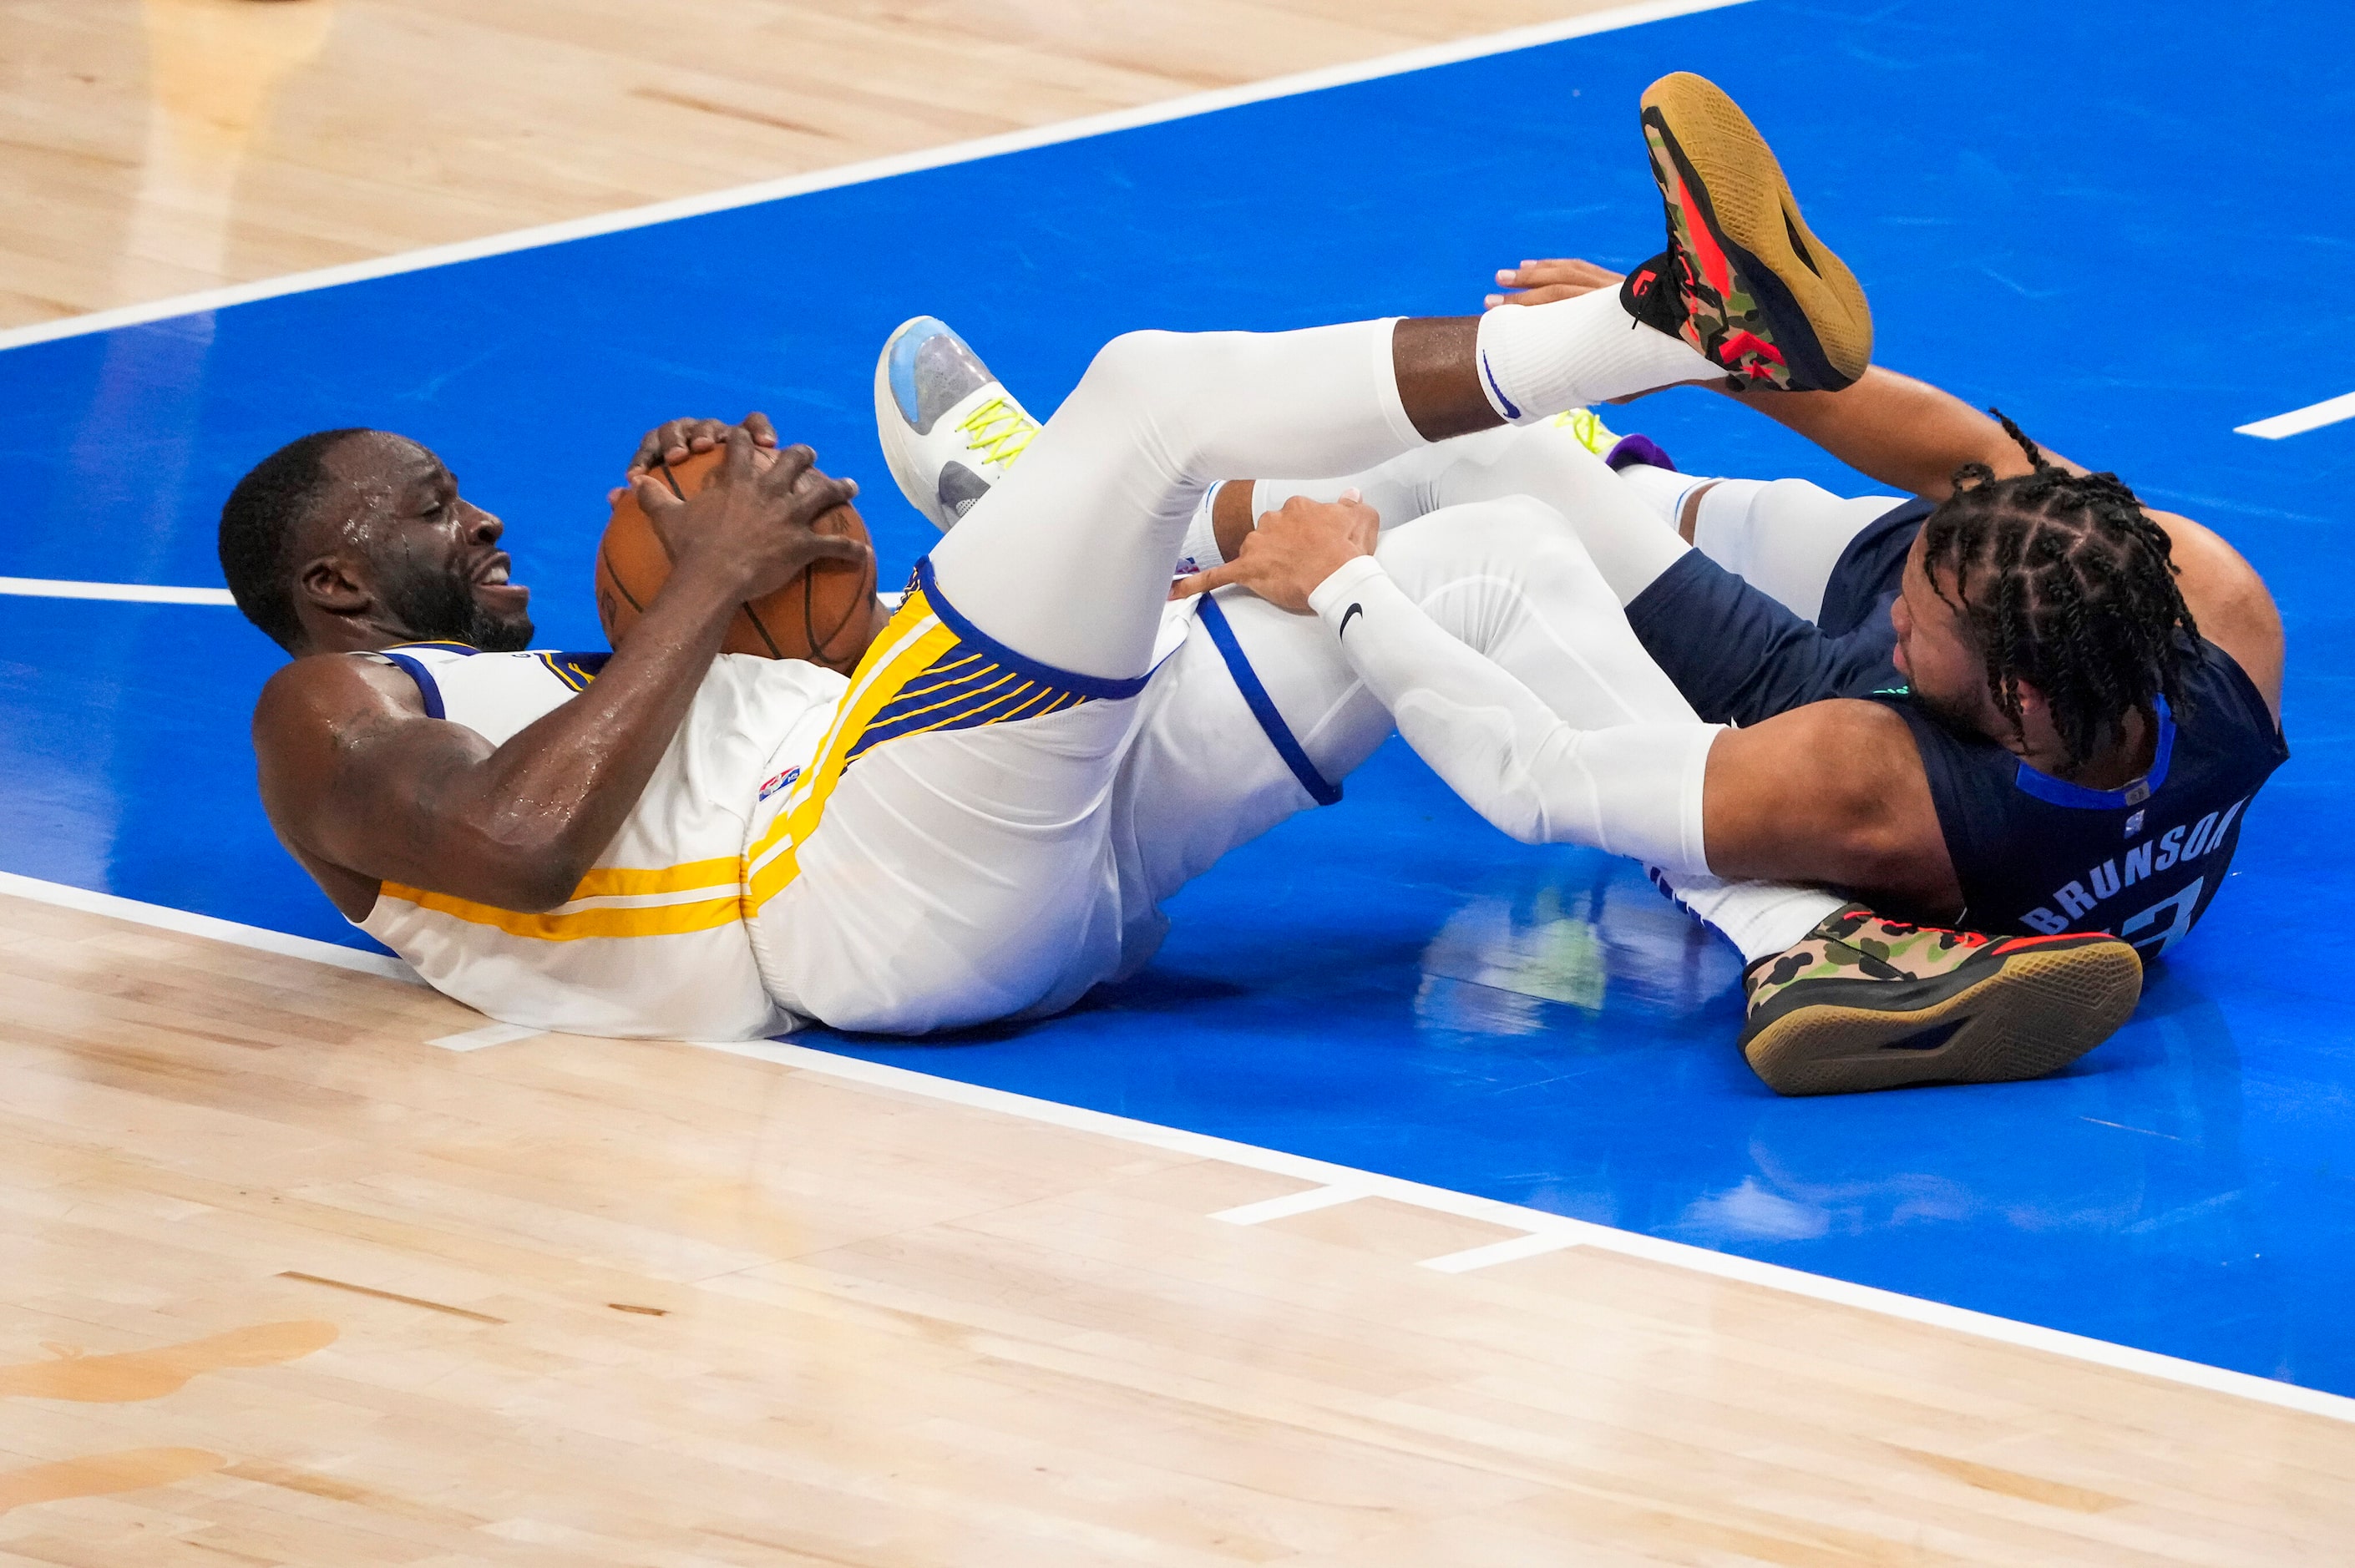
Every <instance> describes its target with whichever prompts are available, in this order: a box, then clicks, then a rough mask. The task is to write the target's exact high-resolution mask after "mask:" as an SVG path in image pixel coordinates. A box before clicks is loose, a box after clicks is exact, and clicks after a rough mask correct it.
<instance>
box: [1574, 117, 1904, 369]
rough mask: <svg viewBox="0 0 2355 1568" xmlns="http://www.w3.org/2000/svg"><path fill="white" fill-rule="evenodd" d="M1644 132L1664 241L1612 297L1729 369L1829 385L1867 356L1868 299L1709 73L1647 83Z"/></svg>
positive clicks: (1778, 166) (1869, 342)
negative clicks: (1662, 208)
mask: <svg viewBox="0 0 2355 1568" xmlns="http://www.w3.org/2000/svg"><path fill="white" fill-rule="evenodd" d="M1643 106H1644V140H1645V142H1646V143H1647V144H1648V145H1649V147H1650V148H1651V154H1652V175H1653V177H1654V178H1655V179H1657V181H1658V182H1659V185H1660V196H1661V198H1662V200H1663V202H1664V203H1665V204H1666V206H1667V207H1668V250H1667V251H1666V252H1665V253H1664V254H1662V255H1659V256H1655V257H1654V258H1652V260H1649V261H1646V262H1645V263H1644V264H1643V265H1642V266H1641V267H1638V268H1636V270H1634V271H1633V272H1630V273H1628V274H1627V278H1626V281H1625V282H1623V283H1621V284H1620V285H1619V302H1620V303H1621V304H1623V305H1625V306H1626V308H1627V313H1628V314H1630V315H1632V316H1634V317H1635V318H1636V320H1637V321H1639V322H1642V323H1645V324H1646V325H1647V326H1653V327H1657V328H1658V329H1659V330H1660V331H1662V332H1664V333H1668V334H1670V335H1671V336H1674V337H1680V338H1682V339H1683V340H1684V341H1685V342H1686V343H1688V344H1691V345H1692V346H1693V348H1694V349H1696V350H1698V351H1699V352H1700V353H1701V354H1703V355H1707V356H1708V357H1709V358H1710V360H1712V361H1714V362H1715V363H1716V364H1718V365H1721V366H1724V368H1725V370H1726V371H1727V373H1728V374H1730V375H1732V376H1733V377H1734V378H1735V379H1736V380H1739V381H1742V382H1746V383H1748V384H1750V385H1752V386H1758V387H1773V388H1775V389H1777V390H1782V391H1793V390H1797V391H1817V392H1837V391H1838V390H1839V389H1840V388H1841V387H1846V386H1848V385H1849V383H1850V382H1852V381H1854V380H1855V379H1856V378H1857V377H1858V376H1861V375H1863V374H1864V370H1865V366H1867V365H1869V364H1870V363H1871V361H1872V311H1871V309H1870V306H1868V305H1867V304H1866V303H1865V300H1864V291H1863V290H1862V289H1861V288H1859V287H1858V286H1857V281H1856V278H1855V275H1854V274H1852V273H1850V272H1849V270H1848V269H1847V267H1845V266H1843V265H1842V264H1841V262H1840V259H1839V258H1838V257H1837V256H1835V255H1833V254H1832V253H1831V252H1830V251H1829V250H1828V249H1825V248H1824V244H1823V241H1821V240H1819V239H1817V238H1816V237H1815V236H1814V235H1813V234H1811V233H1809V232H1808V230H1807V225H1806V219H1804V218H1802V217H1800V216H1799V204H1798V202H1797V201H1796V200H1795V199H1794V198H1793V197H1792V195H1791V187H1790V185H1787V184H1786V183H1785V181H1784V178H1783V168H1782V165H1781V164H1777V163H1776V162H1775V161H1774V152H1773V151H1772V150H1771V149H1770V148H1768V146H1767V145H1766V143H1765V139H1764V138H1763V137H1761V136H1760V135H1759V134H1758V130H1757V127H1755V126H1753V125H1752V124H1751V123H1750V120H1749V117H1748V116H1747V115H1745V114H1743V113H1742V111H1741V110H1740V109H1739V108H1737V107H1736V106H1735V105H1734V102H1733V100H1732V99H1730V98H1728V97H1726V96H1725V94H1724V93H1723V92H1722V91H1721V90H1719V89H1718V87H1717V86H1716V84H1715V83H1713V82H1710V81H1708V80H1705V79H1702V78H1700V77H1697V76H1694V75H1693V74H1692V73H1691V72H1689V71H1678V72H1677V73H1676V74H1675V75H1674V76H1664V77H1662V78H1661V79H1659V80H1657V81H1656V82H1654V83H1653V84H1652V85H1651V86H1650V87H1648V88H1646V89H1645V90H1644V99H1643Z"/></svg>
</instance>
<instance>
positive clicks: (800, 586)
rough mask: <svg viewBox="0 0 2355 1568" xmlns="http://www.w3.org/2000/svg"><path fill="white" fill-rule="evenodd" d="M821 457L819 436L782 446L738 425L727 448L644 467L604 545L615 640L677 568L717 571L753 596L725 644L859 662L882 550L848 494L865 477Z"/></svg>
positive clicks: (608, 623)
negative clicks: (768, 446)
mask: <svg viewBox="0 0 2355 1568" xmlns="http://www.w3.org/2000/svg"><path fill="white" fill-rule="evenodd" d="M814 462H815V454H813V453H812V452H811V451H810V450H809V449H808V448H807V447H799V446H796V447H787V448H785V449H784V450H782V451H778V452H770V451H767V450H762V448H760V447H758V446H756V445H755V444H754V442H753V441H752V440H751V436H750V435H749V434H747V433H746V432H745V431H744V430H743V429H735V430H732V431H730V434H729V438H728V442H727V445H726V446H725V447H724V448H722V449H721V450H718V451H709V452H699V453H697V454H695V455H694V456H692V457H689V458H687V459H686V460H685V461H680V462H676V463H671V464H669V465H667V467H666V468H663V469H658V470H657V471H655V472H653V473H648V474H642V475H640V476H638V478H637V479H636V481H635V482H634V485H633V487H632V488H631V489H629V490H625V491H623V492H622V493H620V494H619V495H618V496H617V497H616V498H615V501H614V504H613V520H612V522H610V523H609V524H607V525H606V529H605V536H604V538H603V539H602V541H601V542H600V543H599V546H598V550H597V574H596V577H597V614H598V619H599V620H601V621H602V622H603V624H604V627H605V635H606V637H607V639H608V640H609V641H612V642H613V645H614V646H615V647H619V646H620V645H621V640H622V639H623V637H624V636H626V635H627V634H628V631H629V628H630V627H631V625H632V624H634V622H635V621H636V620H637V618H638V615H639V613H640V612H641V611H643V610H644V609H645V607H646V606H647V605H649V604H651V603H652V602H653V601H654V596H655V593H657V592H658V591H660V589H661V587H662V585H663V583H664V582H665V581H666V580H667V578H668V577H669V576H670V573H671V572H672V571H673V570H674V569H678V570H687V569H694V570H711V571H719V572H721V573H723V574H726V575H727V576H728V577H729V578H730V586H731V587H732V588H735V590H736V591H737V592H739V593H741V596H742V598H743V599H744V604H743V607H742V609H741V610H740V611H739V612H738V614H737V616H736V618H735V620H734V622H733V624H731V625H730V628H729V632H728V637H727V640H726V641H724V642H723V643H722V644H721V646H722V649H723V651H725V652H733V653H757V654H762V655H765V656H767V657H770V658H775V659H808V660H811V661H814V662H817V663H821V664H826V665H828V666H830V667H833V668H837V669H847V667H848V666H849V665H850V664H852V663H855V662H857V660H858V655H859V653H860V652H863V651H864V649H865V647H866V643H867V640H868V634H869V632H870V631H871V630H872V628H873V620H874V615H875V608H874V607H875V556H874V552H873V550H872V549H871V548H870V547H869V546H868V538H867V528H866V524H864V523H862V522H861V521H860V520H859V517H858V513H857V512H855V511H853V510H852V509H851V507H850V506H849V505H848V502H849V500H850V498H851V497H852V496H854V495H856V494H857V493H858V485H857V484H856V483H854V482H851V481H849V480H843V479H834V478H831V477H829V476H827V475H826V474H824V473H821V472H820V471H818V470H817V469H816V468H815V466H814ZM674 485H676V486H677V490H676V492H675V491H674V489H673V486H674Z"/></svg>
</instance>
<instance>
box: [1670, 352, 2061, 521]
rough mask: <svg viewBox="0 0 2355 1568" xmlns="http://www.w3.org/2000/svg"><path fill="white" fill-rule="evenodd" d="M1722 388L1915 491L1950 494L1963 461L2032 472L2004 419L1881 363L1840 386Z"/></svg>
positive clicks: (1856, 465)
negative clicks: (1798, 389) (1836, 389)
mask: <svg viewBox="0 0 2355 1568" xmlns="http://www.w3.org/2000/svg"><path fill="white" fill-rule="evenodd" d="M1717 389H1718V390H1719V391H1720V392H1721V393H1723V395H1724V396H1726V397H1730V398H1732V400H1733V401H1735V402H1737V403H1740V404H1742V405H1743V406H1744V407H1746V408H1754V409H1756V410H1757V411H1758V412H1759V413H1761V414H1764V415H1765V416H1766V417H1767V418H1770V419H1772V420H1774V422H1775V423H1776V424H1778V425H1782V426H1784V427H1785V428H1786V429H1791V430H1795V431H1796V432H1797V433H1798V434H1800V435H1802V436H1805V437H1806V438H1807V440H1811V441H1813V442H1815V443H1816V445H1817V446H1819V447H1821V448H1823V449H1824V450H1826V451H1828V452H1829V453H1831V454H1832V456H1834V457H1836V458H1838V459H1839V460H1840V461H1842V462H1844V463H1846V464H1848V465H1849V467H1850V468H1852V469H1855V470H1856V471H1858V472H1859V473H1861V474H1864V475H1865V476H1866V477H1867V478H1870V479H1873V480H1877V481H1879V482H1881V483H1882V484H1886V485H1889V486H1891V488H1893V489H1897V490H1902V491H1905V492H1907V493H1912V494H1914V495H1923V496H1928V497H1930V498H1931V499H1933V500H1939V501H1943V500H1945V498H1946V496H1947V495H1948V494H1949V493H1952V491H1953V488H1954V480H1955V470H1956V469H1958V468H1960V467H1962V466H1963V465H1964V464H1965V463H1970V462H1981V463H1985V464H1987V466H1988V467H1989V468H1991V469H1993V470H1994V471H1996V473H1997V474H1998V476H2001V475H2006V474H2015V473H2026V472H2027V471H2028V458H2027V455H2026V454H2025V453H2023V452H2022V451H2021V450H2019V446H2018V445H2017V444H2015V443H2014V442H2013V441H2012V440H2011V439H2010V438H2009V436H2006V435H2005V434H2004V433H2003V427H2002V426H2000V425H1998V424H1997V423H1996V422H1995V421H1994V420H1993V419H1990V418H1987V416H1986V415H1985V414H1982V413H1980V412H1979V411H1978V410H1977V409H1976V408H1972V407H1971V406H1970V405H1969V404H1967V403H1966V402H1964V401H1963V400H1962V399H1961V398H1959V397H1955V396H1954V395H1953V394H1951V393H1948V392H1942V391H1940V390H1939V389H1938V388H1937V387H1933V386H1931V385H1930V384H1929V383H1928V382H1926V381H1916V380H1914V379H1913V377H1912V376H1900V375H1898V374H1897V373H1896V372H1894V371H1891V370H1884V369H1882V368H1881V366H1873V367H1872V368H1871V369H1870V370H1868V371H1866V372H1865V373H1864V376H1863V378H1862V379H1860V380H1859V381H1858V382H1857V383H1856V385H1854V386H1853V387H1849V388H1848V389H1847V390H1845V391H1841V392H1750V391H1742V390H1737V389H1735V388H1734V387H1732V386H1731V385H1730V384H1720V385H1719V386H1718V388H1717Z"/></svg>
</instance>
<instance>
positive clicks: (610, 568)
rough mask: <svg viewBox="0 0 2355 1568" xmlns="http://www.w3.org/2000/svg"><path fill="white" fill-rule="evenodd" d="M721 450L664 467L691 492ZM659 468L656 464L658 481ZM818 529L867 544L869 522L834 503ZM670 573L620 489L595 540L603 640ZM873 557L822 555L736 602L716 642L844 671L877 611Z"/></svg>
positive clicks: (618, 630) (615, 639)
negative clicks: (771, 588) (771, 587)
mask: <svg viewBox="0 0 2355 1568" xmlns="http://www.w3.org/2000/svg"><path fill="white" fill-rule="evenodd" d="M726 455H727V451H726V449H725V448H719V449H715V450H711V451H708V452H698V453H696V454H695V455H694V456H692V457H689V458H687V459H686V460H685V461H681V462H675V463H672V464H671V465H670V468H669V472H670V475H671V478H672V479H673V481H675V482H677V486H678V488H679V492H680V493H681V494H682V495H693V494H695V493H697V492H698V491H699V490H701V489H702V488H703V487H704V486H705V485H706V484H708V483H709V482H710V481H711V476H712V474H713V473H715V472H716V471H718V470H719V461H720V459H721V458H723V457H725V456H726ZM776 457H777V454H776V453H775V452H773V451H771V450H767V449H765V448H762V449H758V450H756V451H755V452H754V454H753V461H754V462H755V463H757V464H758V465H760V466H761V467H762V468H766V467H767V466H768V465H769V464H771V463H773V462H774V461H776ZM662 474H663V471H662V470H660V469H656V470H655V478H656V479H657V480H660V479H661V477H662ZM814 526H815V528H816V530H817V531H818V532H819V533H821V534H828V535H836V536H838V537H845V538H851V539H856V540H858V542H859V543H860V544H862V545H863V544H866V543H867V542H868V539H867V524H864V523H862V522H861V521H859V517H858V513H857V512H855V511H853V510H852V509H851V508H849V507H847V506H837V507H836V508H835V509H834V510H833V511H831V512H829V513H827V514H826V515H824V516H823V517H820V518H819V519H818V520H817V522H816V523H815V524H814ZM669 576H670V555H669V552H667V551H666V550H665V549H664V548H663V544H662V537H661V535H658V534H656V533H655V525H654V524H653V522H652V521H651V520H650V519H648V517H647V516H646V513H645V508H644V507H643V506H640V505H639V504H638V498H637V493H635V492H634V491H633V490H627V489H625V490H623V492H622V498H621V500H620V501H619V502H618V503H615V505H614V507H613V518H612V520H611V521H610V522H608V523H607V524H605V536H604V537H603V538H602V539H601V540H599V541H598V543H597V619H598V620H599V621H600V622H602V624H603V626H604V628H605V640H606V641H607V642H609V643H611V644H612V645H613V647H615V648H619V647H620V646H621V645H622V639H623V638H624V637H626V636H628V635H629V631H630V628H631V627H632V626H633V625H634V624H636V622H637V619H638V617H639V616H640V615H641V614H642V613H644V612H645V608H646V606H648V605H650V604H652V603H653V602H654V599H655V593H656V592H657V591H658V590H660V588H662V586H663V582H664V580H665V579H666V578H667V577H669ZM874 603H875V557H874V556H872V555H869V556H868V557H867V558H866V559H865V560H864V561H861V562H858V563H855V564H854V563H852V562H848V561H819V562H817V563H816V564H815V565H814V566H812V567H810V568H809V569H808V570H807V571H805V572H803V573H802V574H801V575H800V576H799V577H795V578H794V579H793V580H792V581H791V582H788V583H787V584H785V585H784V586H783V588H778V589H777V590H776V591H775V592H773V593H770V594H766V595H763V596H762V598H760V599H754V600H752V601H751V602H750V603H748V604H744V605H741V606H740V607H738V609H737V611H736V618H735V620H733V621H731V622H730V625H729V628H728V637H727V640H726V641H723V642H722V643H720V645H719V647H720V652H724V653H757V654H760V655H762V657H764V658H769V659H807V660H809V661H810V662H812V663H815V664H824V665H826V667H827V668H828V669H833V670H839V671H842V672H843V673H848V672H849V670H850V667H851V666H852V665H854V664H856V663H857V662H858V656H859V655H860V654H861V653H863V652H866V647H867V633H868V623H869V617H870V616H871V615H872V614H873V613H874V612H873V608H872V607H873V605H874Z"/></svg>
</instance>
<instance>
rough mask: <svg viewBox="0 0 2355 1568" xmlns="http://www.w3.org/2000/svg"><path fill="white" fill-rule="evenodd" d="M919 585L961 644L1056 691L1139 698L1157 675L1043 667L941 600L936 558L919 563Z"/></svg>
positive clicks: (928, 558)
mask: <svg viewBox="0 0 2355 1568" xmlns="http://www.w3.org/2000/svg"><path fill="white" fill-rule="evenodd" d="M916 586H917V587H918V588H922V589H923V590H924V599H925V600H926V601H927V602H929V603H930V604H931V605H932V613H933V614H935V615H937V616H939V617H940V618H941V624H942V625H943V626H945V627H947V628H948V629H949V630H951V631H954V632H955V633H956V634H957V641H959V642H962V643H964V644H965V645H966V646H967V647H969V648H973V649H975V650H977V651H979V652H983V653H986V654H987V655H988V656H989V659H990V662H993V663H996V664H998V665H1001V666H1003V667H1004V668H1006V669H1007V670H1011V671H1012V672H1014V673H1016V674H1018V675H1020V676H1022V677H1023V678H1025V679H1026V680H1030V681H1035V682H1037V683H1039V684H1040V685H1042V686H1045V687H1048V688H1049V689H1050V690H1052V691H1054V692H1057V693H1063V692H1069V693H1071V694H1073V695H1075V696H1082V697H1106V698H1110V699H1113V700H1114V701H1117V700H1118V699H1120V698H1122V697H1133V696H1135V695H1136V694H1137V693H1139V692H1141V691H1143V690H1145V683H1146V681H1148V680H1150V679H1151V678H1152V674H1153V673H1152V672H1151V671H1149V670H1148V671H1146V673H1144V674H1142V675H1138V676H1135V678H1133V679H1131V680H1125V681H1114V680H1107V679H1105V678H1104V677H1103V676H1102V675H1079V674H1074V673H1071V671H1069V670H1058V669H1056V668H1055V666H1053V665H1052V664H1041V663H1040V662H1039V661H1037V660H1036V659H1026V658H1024V657H1023V656H1022V655H1021V654H1019V653H1017V652H1015V651H1014V650H1013V649H1011V648H1008V647H1007V646H1006V644H1005V643H1003V642H1000V641H997V640H996V638H994V637H991V636H990V635H989V634H988V633H987V632H985V631H983V630H981V629H980V628H979V627H977V626H975V625H974V623H973V622H972V621H970V620H966V619H965V618H964V616H962V615H959V614H958V613H957V611H956V607H955V606H954V605H952V604H950V603H949V601H948V600H947V599H943V598H942V597H941V590H940V586H939V585H938V584H937V583H935V582H934V581H933V580H932V557H931V556H925V557H924V558H923V559H922V560H920V561H918V562H917V563H916Z"/></svg>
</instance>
